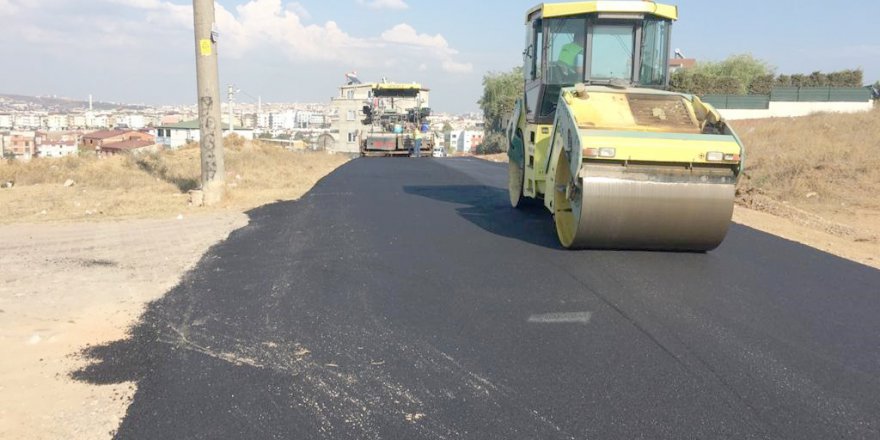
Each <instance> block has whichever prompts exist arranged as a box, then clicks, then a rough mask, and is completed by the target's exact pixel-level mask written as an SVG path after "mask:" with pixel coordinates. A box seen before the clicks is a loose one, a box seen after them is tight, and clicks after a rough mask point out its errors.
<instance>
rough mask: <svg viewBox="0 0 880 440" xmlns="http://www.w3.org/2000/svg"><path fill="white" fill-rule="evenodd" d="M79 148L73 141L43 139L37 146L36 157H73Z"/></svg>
mask: <svg viewBox="0 0 880 440" xmlns="http://www.w3.org/2000/svg"><path fill="white" fill-rule="evenodd" d="M78 151H79V148H78V146H77V144H76V140H75V139H68V140H62V139H43V140H42V142H41V143H40V144H39V145H37V151H36V156H37V157H64V156H75V155H76V154H77V152H78Z"/></svg>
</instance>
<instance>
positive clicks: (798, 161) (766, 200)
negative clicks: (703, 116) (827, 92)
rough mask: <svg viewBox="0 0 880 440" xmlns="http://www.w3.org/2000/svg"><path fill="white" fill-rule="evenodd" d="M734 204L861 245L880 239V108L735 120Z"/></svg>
mask: <svg viewBox="0 0 880 440" xmlns="http://www.w3.org/2000/svg"><path fill="white" fill-rule="evenodd" d="M733 125H734V127H735V128H736V130H737V133H739V135H740V137H742V140H743V143H744V144H745V145H746V170H745V175H744V176H743V178H742V179H740V185H739V188H738V196H739V197H738V203H740V204H741V205H744V206H746V207H749V208H753V209H757V210H761V211H765V212H769V213H771V214H774V215H777V216H781V217H786V218H789V219H791V220H793V221H794V222H796V223H798V224H801V225H804V226H808V227H811V228H813V229H819V230H822V231H824V232H828V233H831V234H833V235H837V236H840V237H845V238H849V239H852V240H854V241H859V242H871V243H876V242H878V240H880V198H878V197H877V194H880V109H874V110H873V111H870V112H865V113H856V114H829V113H820V114H815V115H810V116H806V117H801V118H775V119H763V120H753V121H735V122H734V123H733Z"/></svg>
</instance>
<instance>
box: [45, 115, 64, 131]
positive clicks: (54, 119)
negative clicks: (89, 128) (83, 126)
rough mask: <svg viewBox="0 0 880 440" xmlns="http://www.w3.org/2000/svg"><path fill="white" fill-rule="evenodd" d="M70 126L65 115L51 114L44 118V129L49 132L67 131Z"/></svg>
mask: <svg viewBox="0 0 880 440" xmlns="http://www.w3.org/2000/svg"><path fill="white" fill-rule="evenodd" d="M69 126H70V124H69V120H68V117H67V115H66V114H60V113H53V114H51V115H49V116H47V117H46V128H48V129H49V130H51V131H61V130H67V128H68V127H69Z"/></svg>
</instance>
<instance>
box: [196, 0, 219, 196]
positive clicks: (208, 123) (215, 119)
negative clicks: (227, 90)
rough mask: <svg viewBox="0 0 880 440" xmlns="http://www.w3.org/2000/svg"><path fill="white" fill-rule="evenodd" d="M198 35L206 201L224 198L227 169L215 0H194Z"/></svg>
mask: <svg viewBox="0 0 880 440" xmlns="http://www.w3.org/2000/svg"><path fill="white" fill-rule="evenodd" d="M193 18H194V22H195V37H196V76H197V81H196V82H197V84H198V89H199V130H200V133H201V142H200V144H201V156H202V191H203V194H204V203H205V204H206V205H213V204H216V203H218V202H220V200H222V199H223V194H224V192H225V190H226V182H225V180H226V170H225V169H224V166H223V127H221V119H220V102H221V101H220V82H219V78H218V74H217V41H216V40H217V34H216V33H214V32H213V30H214V0H193Z"/></svg>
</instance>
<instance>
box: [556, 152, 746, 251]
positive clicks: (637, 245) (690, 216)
mask: <svg viewBox="0 0 880 440" xmlns="http://www.w3.org/2000/svg"><path fill="white" fill-rule="evenodd" d="M568 168H569V167H567V166H560V167H559V168H558V169H557V173H558V174H557V182H575V181H576V182H579V185H573V184H569V185H568V187H562V188H559V187H558V188H557V189H556V195H555V199H554V201H555V211H556V212H555V216H554V217H555V221H556V230H557V233H558V235H559V240H560V242H561V243H562V245H563V246H565V247H567V248H572V249H585V248H586V249H644V250H679V251H708V250H711V249H714V248H716V247H718V245H720V244H721V242H722V241H723V240H724V237H725V235H727V230H728V227H729V226H730V221H731V216H732V215H733V202H734V195H735V190H736V184H735V182H736V178H735V176H734V173H733V171H732V170H730V169H725V168H711V167H706V168H693V169H688V168H685V167H656V166H651V167H649V166H644V167H640V166H626V167H624V166H622V165H614V166H608V165H584V166H583V167H582V168H581V170H580V172H579V177H578V179H577V180H575V179H571V178H570V174H569V171H568Z"/></svg>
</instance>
